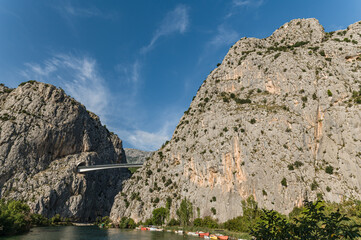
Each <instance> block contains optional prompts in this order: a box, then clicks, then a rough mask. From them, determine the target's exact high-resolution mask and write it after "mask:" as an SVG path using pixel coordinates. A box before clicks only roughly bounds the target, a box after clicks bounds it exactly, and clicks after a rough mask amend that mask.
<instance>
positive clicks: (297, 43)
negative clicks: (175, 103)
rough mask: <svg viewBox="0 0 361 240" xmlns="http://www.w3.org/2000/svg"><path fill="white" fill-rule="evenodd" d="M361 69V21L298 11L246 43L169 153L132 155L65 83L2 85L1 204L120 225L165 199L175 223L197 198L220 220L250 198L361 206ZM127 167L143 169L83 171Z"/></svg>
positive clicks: (195, 107) (186, 120) (208, 84)
mask: <svg viewBox="0 0 361 240" xmlns="http://www.w3.org/2000/svg"><path fill="white" fill-rule="evenodd" d="M360 69H361V22H356V23H354V24H352V25H350V26H348V27H347V29H345V30H338V31H335V32H329V33H327V32H325V31H324V29H323V27H322V26H321V25H320V24H319V22H318V20H316V19H313V18H312V19H295V20H292V21H290V22H288V23H285V24H284V25H283V26H281V27H280V28H279V29H277V30H276V31H275V32H274V33H273V34H272V35H271V36H269V37H267V38H264V39H257V38H242V39H240V40H239V41H237V42H236V43H235V44H234V45H233V46H232V47H231V48H230V49H229V52H228V53H227V54H226V56H225V58H224V59H223V61H222V63H220V64H219V65H218V66H217V67H216V68H215V69H214V70H213V71H211V73H210V74H209V75H208V77H207V78H206V80H205V81H204V82H203V84H202V85H201V86H200V88H199V90H198V92H197V94H196V96H195V97H194V98H193V100H192V102H191V103H190V106H189V109H188V110H186V111H185V112H184V115H183V116H182V117H181V119H180V121H179V123H178V125H177V127H176V129H175V130H174V133H173V136H172V138H171V139H170V140H169V141H166V142H165V143H164V144H163V146H162V147H161V148H160V149H158V150H157V151H155V152H141V151H138V150H134V149H128V150H126V151H125V150H124V149H123V146H122V141H121V140H120V139H119V137H118V136H117V135H116V134H114V133H112V132H110V131H109V130H108V129H107V128H106V126H104V125H102V123H101V121H100V119H99V117H98V116H97V115H95V114H94V113H92V112H90V111H87V109H86V107H85V106H84V105H82V104H81V103H79V102H78V101H76V100H75V99H74V98H72V97H70V96H69V95H67V94H66V93H65V92H64V90H62V89H61V88H57V87H55V86H53V85H51V84H47V83H42V82H37V81H28V82H24V83H22V84H20V85H19V86H18V87H17V88H15V89H13V88H8V87H6V86H4V85H3V84H2V85H1V86H0V129H1V135H0V194H1V199H3V200H5V201H8V200H21V201H24V202H25V203H26V204H28V206H29V207H30V210H31V212H33V213H37V214H41V215H43V216H44V217H46V218H52V217H54V216H56V215H57V214H58V215H59V216H60V217H62V218H68V219H70V220H71V221H73V222H94V221H96V219H97V218H103V217H105V216H109V218H110V221H111V222H113V223H114V224H119V222H121V221H122V219H124V218H131V219H133V220H134V221H135V222H136V223H138V222H143V223H144V222H146V221H147V220H148V219H151V218H152V214H153V212H154V210H156V209H159V208H162V207H164V208H167V209H168V217H167V219H166V222H167V221H168V222H169V221H170V220H171V219H177V218H178V216H179V212H177V210H178V209H179V208H180V207H181V204H182V200H184V199H187V201H189V202H190V203H191V204H192V206H193V210H192V220H194V219H195V218H204V217H210V218H211V219H213V220H215V221H218V222H219V223H224V222H226V221H228V220H230V219H233V218H236V217H238V216H241V215H243V214H244V209H243V206H244V205H242V204H241V203H242V201H243V202H244V201H246V200H247V199H250V198H251V199H253V200H254V201H255V202H257V204H258V206H259V207H260V208H265V209H273V210H276V211H278V212H280V213H282V214H289V213H290V212H291V211H292V210H293V209H294V208H295V207H301V206H302V205H303V203H304V201H305V200H316V199H320V198H321V199H323V200H325V201H328V202H335V203H342V202H344V201H346V200H348V199H355V200H361V192H360V191H361V177H360V176H361V121H360V119H361V71H360ZM120 137H121V136H120ZM128 155H129V156H128ZM119 163H142V164H143V166H142V167H141V168H139V169H130V170H132V171H130V170H129V169H111V170H100V171H93V172H88V173H79V172H77V167H78V166H80V165H84V166H91V165H104V164H119ZM169 199H170V200H169Z"/></svg>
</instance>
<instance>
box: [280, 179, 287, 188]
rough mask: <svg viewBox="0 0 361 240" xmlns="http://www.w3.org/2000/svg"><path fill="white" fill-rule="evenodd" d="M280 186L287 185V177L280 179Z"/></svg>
mask: <svg viewBox="0 0 361 240" xmlns="http://www.w3.org/2000/svg"><path fill="white" fill-rule="evenodd" d="M281 184H282V186H284V187H287V179H286V178H283V179H282V181H281Z"/></svg>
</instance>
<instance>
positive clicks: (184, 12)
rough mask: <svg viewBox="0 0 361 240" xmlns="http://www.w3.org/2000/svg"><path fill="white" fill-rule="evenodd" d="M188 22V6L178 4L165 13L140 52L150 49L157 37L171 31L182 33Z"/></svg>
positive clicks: (171, 32)
mask: <svg viewBox="0 0 361 240" xmlns="http://www.w3.org/2000/svg"><path fill="white" fill-rule="evenodd" d="M188 24H189V15H188V7H186V6H185V5H178V6H177V7H176V8H175V9H174V10H173V11H170V12H168V13H167V14H166V16H165V18H164V19H163V21H162V23H161V24H160V26H159V27H158V29H157V30H156V31H155V33H154V35H153V38H152V39H151V41H150V42H149V44H148V45H147V46H145V47H143V48H142V49H141V52H142V53H147V52H148V51H150V50H151V49H152V48H153V47H154V44H155V43H156V42H157V41H158V39H159V38H161V37H163V36H167V35H170V34H173V33H184V32H185V31H186V30H187V27H188Z"/></svg>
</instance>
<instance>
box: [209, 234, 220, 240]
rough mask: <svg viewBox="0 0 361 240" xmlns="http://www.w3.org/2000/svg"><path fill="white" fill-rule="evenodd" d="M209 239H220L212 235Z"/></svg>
mask: <svg viewBox="0 0 361 240" xmlns="http://www.w3.org/2000/svg"><path fill="white" fill-rule="evenodd" d="M209 239H218V238H217V236H216V235H214V234H212V235H211V236H209Z"/></svg>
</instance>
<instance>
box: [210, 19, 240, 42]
mask: <svg viewBox="0 0 361 240" xmlns="http://www.w3.org/2000/svg"><path fill="white" fill-rule="evenodd" d="M238 38H239V34H238V33H237V32H236V31H234V30H233V29H229V28H226V27H225V26H224V25H223V24H222V25H219V26H218V28H217V34H216V35H214V36H213V38H212V39H211V40H210V41H209V42H208V45H211V46H212V47H221V46H226V45H231V44H233V43H234V42H235V41H237V40H238Z"/></svg>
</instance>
